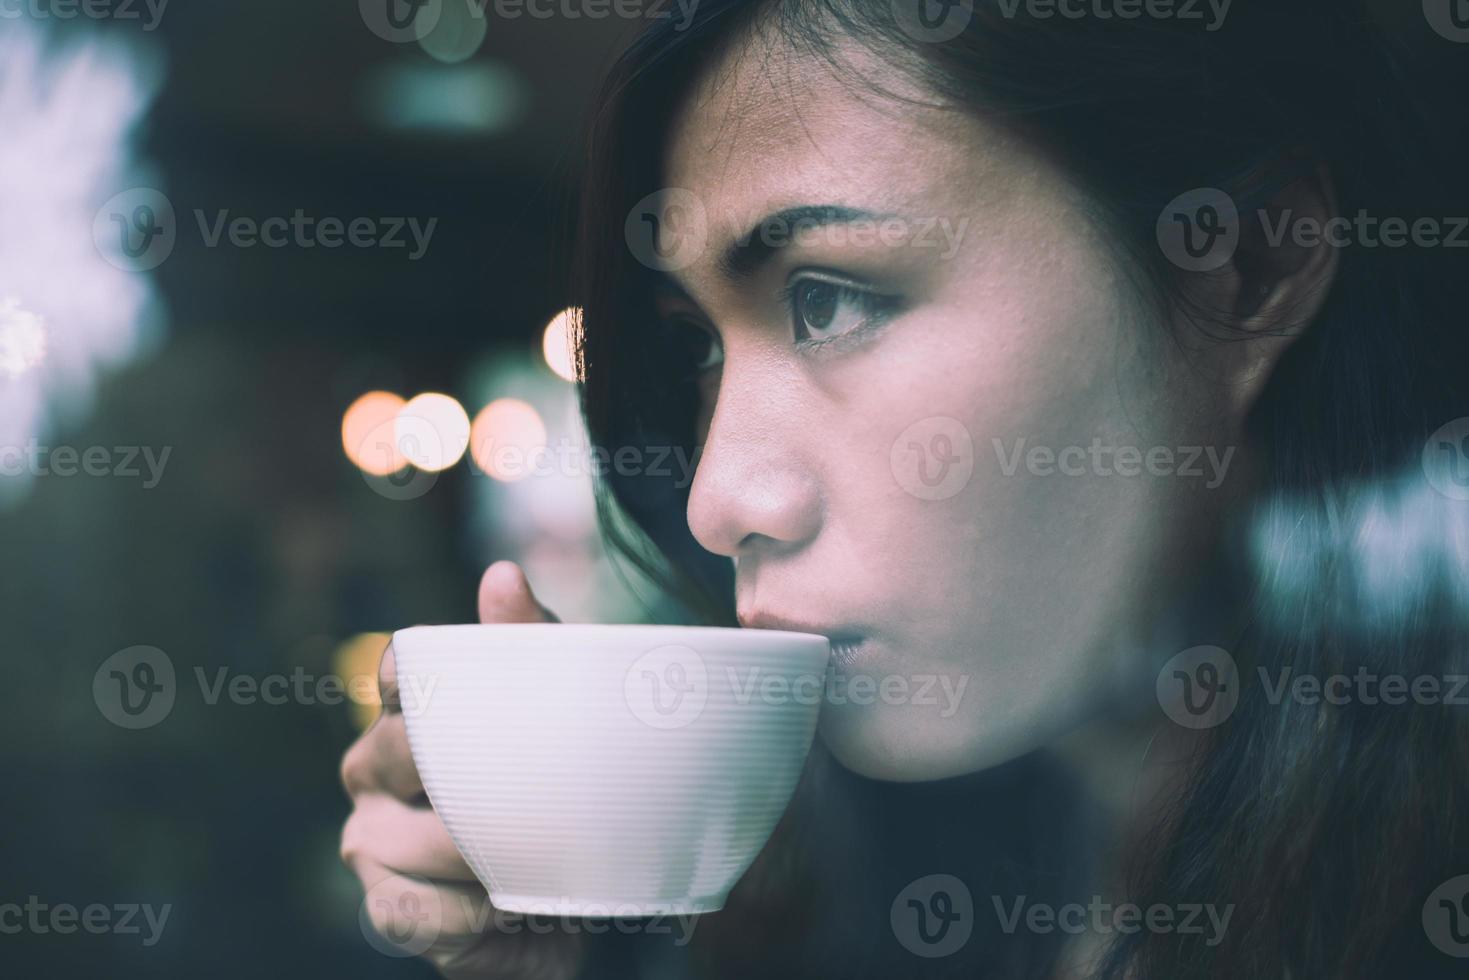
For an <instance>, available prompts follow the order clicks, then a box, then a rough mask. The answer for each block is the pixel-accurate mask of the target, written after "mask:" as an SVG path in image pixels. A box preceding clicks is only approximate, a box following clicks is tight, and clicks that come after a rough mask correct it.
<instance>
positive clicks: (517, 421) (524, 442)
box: [469, 398, 546, 483]
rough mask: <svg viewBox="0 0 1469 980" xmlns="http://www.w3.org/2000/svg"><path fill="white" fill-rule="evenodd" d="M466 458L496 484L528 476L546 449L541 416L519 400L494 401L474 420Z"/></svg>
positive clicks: (540, 461)
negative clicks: (468, 454) (544, 448)
mask: <svg viewBox="0 0 1469 980" xmlns="http://www.w3.org/2000/svg"><path fill="white" fill-rule="evenodd" d="M469 445H470V454H471V455H472V456H473V457H474V461H475V463H476V464H478V465H479V468H480V469H481V470H483V471H484V472H486V473H488V474H489V475H490V476H492V477H494V478H495V479H497V480H504V481H505V482H507V483H513V482H514V481H516V480H521V479H524V478H525V477H527V476H529V475H530V473H531V470H532V468H533V467H534V466H536V465H545V461H544V460H538V457H537V454H538V451H539V450H540V449H541V448H542V447H544V446H545V445H546V424H545V423H544V422H542V421H541V413H540V412H537V411H536V410H535V407H534V406H533V405H531V404H529V403H528V402H523V401H521V400H520V399H519V398H496V399H495V400H494V401H492V402H490V403H489V404H488V405H486V406H485V407H484V408H483V409H481V410H480V413H479V414H478V415H477V416H475V419H474V426H473V428H472V429H471V430H470V434H469Z"/></svg>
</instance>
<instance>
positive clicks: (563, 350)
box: [541, 306, 581, 381]
mask: <svg viewBox="0 0 1469 980" xmlns="http://www.w3.org/2000/svg"><path fill="white" fill-rule="evenodd" d="M580 319H581V309H580V308H579V307H575V306H568V307H567V308H566V309H564V310H562V311H561V312H560V313H557V314H556V315H555V316H554V317H552V318H551V322H550V323H548V324H546V332H545V334H544V336H542V338H541V352H542V353H543V354H545V357H546V365H547V367H549V368H550V369H551V370H552V371H555V372H556V373H557V374H558V375H559V376H561V377H563V378H565V379H566V380H567V381H575V380H576V379H577V378H576V362H575V361H574V360H573V359H572V356H571V338H572V336H573V333H572V331H573V330H576V329H579V328H580Z"/></svg>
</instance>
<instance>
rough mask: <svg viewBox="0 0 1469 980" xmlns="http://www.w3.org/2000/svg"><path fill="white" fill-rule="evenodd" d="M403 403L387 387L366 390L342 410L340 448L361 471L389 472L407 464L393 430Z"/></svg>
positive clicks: (381, 474) (372, 473) (376, 474)
mask: <svg viewBox="0 0 1469 980" xmlns="http://www.w3.org/2000/svg"><path fill="white" fill-rule="evenodd" d="M403 405H404V401H403V399H402V398H400V397H398V396H397V395H395V394H393V393H392V392H391V391H369V392H368V393H367V394H365V395H363V396H362V397H361V398H358V399H357V400H356V401H355V402H353V403H352V404H351V405H349V406H348V407H347V411H346V412H344V413H343V414H342V449H343V451H345V452H346V454H347V458H348V459H350V460H351V461H352V463H353V465H354V466H356V467H357V468H358V469H360V470H362V472H364V473H368V474H371V475H372V476H389V475H391V474H393V473H396V472H398V471H399V470H401V469H402V468H403V467H405V466H407V465H408V460H407V459H405V458H404V456H403V454H402V452H400V451H399V449H398V442H397V438H396V434H395V423H396V421H397V418H398V413H399V412H400V411H402V410H403Z"/></svg>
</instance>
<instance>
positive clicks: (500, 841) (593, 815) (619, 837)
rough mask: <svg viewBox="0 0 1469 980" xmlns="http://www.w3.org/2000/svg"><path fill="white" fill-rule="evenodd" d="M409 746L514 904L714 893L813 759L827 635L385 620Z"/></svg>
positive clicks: (657, 901) (633, 907) (568, 905)
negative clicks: (397, 624)
mask: <svg viewBox="0 0 1469 980" xmlns="http://www.w3.org/2000/svg"><path fill="white" fill-rule="evenodd" d="M393 650H394V653H395V655H396V658H397V664H398V686H399V690H400V692H401V697H402V700H403V713H404V718H405V720H406V722H407V727H408V741H409V745H410V746H411V748H412V751H413V759H414V762H415V763H417V765H418V770H419V772H420V774H421V775H422V778H423V785H424V788H425V790H426V791H427V792H428V796H429V800H430V801H431V802H432V803H433V805H434V809H436V810H437V811H438V813H439V816H440V817H441V818H442V819H443V821H444V825H445V826H446V827H447V828H448V830H449V834H450V836H452V837H453V838H454V842H455V844H457V845H458V847H459V851H460V853H462V854H463V855H464V858H465V860H466V861H468V862H469V866H470V867H471V868H473V869H474V873H475V874H476V875H478V876H479V879H480V881H482V882H483V883H484V885H485V887H486V888H487V889H488V890H489V893H490V901H491V903H492V904H493V905H494V906H495V907H497V908H501V909H504V910H506V911H511V912H532V913H542V914H548V915H578V916H609V917H610V916H646V915H671V914H679V915H681V914H693V913H699V912H712V911H714V910H716V909H719V908H721V907H722V906H723V905H724V901H725V897H726V896H727V895H728V893H729V890H730V888H732V887H733V886H734V883H735V882H736V881H737V880H738V879H739V877H740V876H741V875H742V874H744V873H745V871H746V869H748V868H749V866H750V864H751V862H752V861H754V859H755V857H756V855H757V854H758V853H759V851H760V849H761V848H762V847H764V846H765V842H766V841H767V840H768V839H769V837H770V834H771V832H772V831H773V830H774V829H775V825H776V822H777V821H778V820H779V819H780V816H781V814H782V813H783V812H784V810H785V808H786V805H787V803H789V802H790V797H791V793H792V792H793V791H794V790H795V787H796V782H797V780H798V779H799V777H800V774H801V770H802V768H803V767H804V764H805V760H806V755H807V753H808V752H809V751H810V748H811V739H812V736H813V734H814V732H815V728H816V716H817V713H818V711H819V709H820V705H821V699H822V695H823V693H824V690H825V681H826V671H827V658H828V653H829V647H828V642H827V639H826V637H824V636H817V635H815V634H810V633H792V632H785V631H780V630H747V629H724V628H719V627H692V626H690V627H685V626H640V625H580V624H560V623H503V624H489V625H479V626H415V627H413V628H411V629H404V630H399V631H398V632H397V633H395V634H393Z"/></svg>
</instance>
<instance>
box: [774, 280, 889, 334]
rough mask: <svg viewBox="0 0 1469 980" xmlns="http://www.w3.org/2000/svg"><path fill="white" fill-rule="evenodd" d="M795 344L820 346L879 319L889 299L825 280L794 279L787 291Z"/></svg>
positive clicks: (887, 306)
mask: <svg viewBox="0 0 1469 980" xmlns="http://www.w3.org/2000/svg"><path fill="white" fill-rule="evenodd" d="M788 292H789V296H790V306H791V323H792V327H793V328H794V330H795V335H796V342H797V343H808V344H809V343H812V342H816V343H820V342H821V341H824V340H830V339H834V338H836V337H840V336H842V335H844V334H848V333H851V332H852V331H854V330H857V329H859V328H861V327H864V326H868V325H870V324H873V323H875V322H876V321H878V320H880V319H881V316H882V314H883V313H885V312H887V310H888V308H889V306H890V305H891V302H890V297H887V296H883V295H880V294H878V293H874V292H871V291H869V290H866V289H858V288H857V287H855V286H849V285H846V284H845V283H839V282H831V281H830V280H827V279H812V278H809V277H808V278H804V279H798V280H796V281H795V282H794V283H792V284H791V287H790V289H789V291H788Z"/></svg>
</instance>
